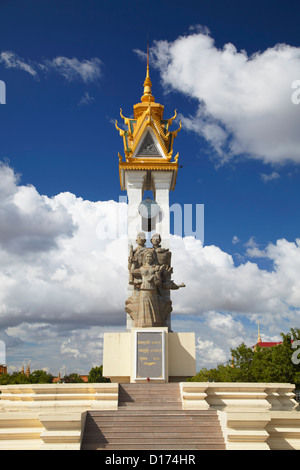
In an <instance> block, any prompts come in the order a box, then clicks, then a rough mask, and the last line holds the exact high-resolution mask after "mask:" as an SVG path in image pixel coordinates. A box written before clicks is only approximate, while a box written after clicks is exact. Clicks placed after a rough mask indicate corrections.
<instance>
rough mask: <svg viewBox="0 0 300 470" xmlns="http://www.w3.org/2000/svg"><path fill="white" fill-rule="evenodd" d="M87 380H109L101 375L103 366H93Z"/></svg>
mask: <svg viewBox="0 0 300 470" xmlns="http://www.w3.org/2000/svg"><path fill="white" fill-rule="evenodd" d="M88 382H90V383H101V382H110V380H109V379H107V378H106V377H103V366H99V367H93V368H92V369H91V370H90V372H89V375H88Z"/></svg>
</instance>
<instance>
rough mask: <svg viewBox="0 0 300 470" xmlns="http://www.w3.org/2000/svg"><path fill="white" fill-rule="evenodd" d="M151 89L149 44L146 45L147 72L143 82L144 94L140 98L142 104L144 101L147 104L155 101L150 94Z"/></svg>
mask: <svg viewBox="0 0 300 470" xmlns="http://www.w3.org/2000/svg"><path fill="white" fill-rule="evenodd" d="M151 88H152V82H151V79H150V72H149V43H148V44H147V72H146V78H145V81H144V94H143V96H142V98H141V101H142V102H143V103H144V102H145V101H146V102H147V101H148V102H151V101H152V102H153V101H154V100H155V98H154V96H153V95H152V93H151Z"/></svg>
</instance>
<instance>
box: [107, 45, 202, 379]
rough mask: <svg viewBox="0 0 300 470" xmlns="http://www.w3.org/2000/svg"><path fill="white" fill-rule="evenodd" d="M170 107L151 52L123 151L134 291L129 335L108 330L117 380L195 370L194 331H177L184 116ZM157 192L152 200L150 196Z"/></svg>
mask: <svg viewBox="0 0 300 470" xmlns="http://www.w3.org/2000/svg"><path fill="white" fill-rule="evenodd" d="M163 113H164V106H163V105H161V104H159V103H156V102H155V98H154V96H153V95H152V83H151V80H150V74H149V54H148V53H147V72H146V78H145V81H144V93H143V95H142V97H141V101H140V102H139V103H137V104H136V105H134V106H133V118H126V117H124V116H123V112H122V109H121V111H120V115H121V118H122V119H123V126H124V129H123V128H120V127H119V126H118V122H117V121H116V129H117V130H118V131H119V134H120V136H121V137H122V138H123V144H124V153H125V159H124V158H123V157H122V156H121V155H120V153H119V177H120V186H121V190H123V191H127V197H128V296H127V300H126V302H125V312H126V332H122V333H105V335H104V351H103V374H104V375H105V376H106V377H109V378H110V379H111V381H112V382H141V381H146V380H147V381H149V380H155V381H160V382H168V381H177V380H178V381H179V380H183V379H185V378H186V377H188V376H192V375H195V373H196V369H195V367H196V366H195V363H196V361H195V335H194V333H174V332H173V331H172V329H171V312H172V300H171V291H172V290H177V289H179V288H181V287H185V284H184V283H182V282H181V283H180V284H177V283H176V282H175V281H174V280H173V268H172V264H171V260H172V254H171V251H170V249H169V241H170V212H169V192H170V191H174V189H175V185H176V179H177V173H178V158H179V156H178V154H177V155H176V156H175V157H174V158H173V143H174V139H175V137H176V136H177V133H178V132H179V130H180V129H181V124H180V126H179V128H178V129H177V130H174V131H171V130H170V128H171V125H172V123H173V121H174V119H175V118H176V116H177V112H176V111H175V113H174V116H173V117H172V118H169V119H164V117H163ZM147 192H148V193H150V194H151V195H152V197H150V196H149V195H148V196H147V197H145V195H146V193H147Z"/></svg>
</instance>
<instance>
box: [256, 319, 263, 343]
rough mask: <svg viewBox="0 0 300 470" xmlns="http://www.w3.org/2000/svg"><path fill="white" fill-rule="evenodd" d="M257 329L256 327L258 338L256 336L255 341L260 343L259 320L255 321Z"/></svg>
mask: <svg viewBox="0 0 300 470" xmlns="http://www.w3.org/2000/svg"><path fill="white" fill-rule="evenodd" d="M257 329H258V338H257V342H258V343H261V342H262V341H261V337H260V331H259V320H258V322H257Z"/></svg>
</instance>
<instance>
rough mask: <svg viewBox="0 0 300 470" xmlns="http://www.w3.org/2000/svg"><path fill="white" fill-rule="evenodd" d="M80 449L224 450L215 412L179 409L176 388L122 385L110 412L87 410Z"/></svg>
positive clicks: (178, 393)
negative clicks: (115, 403)
mask: <svg viewBox="0 0 300 470" xmlns="http://www.w3.org/2000/svg"><path fill="white" fill-rule="evenodd" d="M82 449H83V450H123V449H124V450H172V449H176V450H185V449H188V450H191V449H195V450H196V449H198V450H201V449H207V450H209V449H211V450H219V449H225V444H224V439H223V435H222V432H221V427H220V423H219V419H218V415H217V412H216V411H214V410H191V411H186V410H183V409H182V404H181V397H180V389H179V385H178V384H176V383H174V384H122V385H120V386H119V406H118V410H116V411H109V410H107V411H97V410H95V411H89V412H88V413H87V417H86V422H85V429H84V434H83V441H82Z"/></svg>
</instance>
